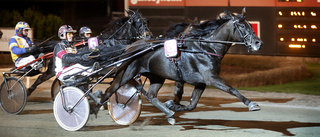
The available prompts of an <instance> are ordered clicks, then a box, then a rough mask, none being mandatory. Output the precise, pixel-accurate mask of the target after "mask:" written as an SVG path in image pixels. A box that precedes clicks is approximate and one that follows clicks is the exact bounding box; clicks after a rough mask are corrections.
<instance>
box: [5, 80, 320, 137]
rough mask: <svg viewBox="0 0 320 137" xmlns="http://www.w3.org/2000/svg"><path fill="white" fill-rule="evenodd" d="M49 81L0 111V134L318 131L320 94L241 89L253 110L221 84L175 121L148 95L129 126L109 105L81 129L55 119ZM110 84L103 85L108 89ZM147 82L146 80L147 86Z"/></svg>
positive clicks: (167, 90)
mask: <svg viewBox="0 0 320 137" xmlns="http://www.w3.org/2000/svg"><path fill="white" fill-rule="evenodd" d="M50 82H52V81H48V82H46V83H45V84H42V85H41V86H40V87H39V88H38V89H37V90H36V91H35V92H34V93H33V94H32V95H31V96H29V97H28V103H27V105H26V107H25V109H24V110H23V111H22V112H21V114H19V115H8V114H6V113H4V112H3V111H0V121H1V122H0V135H1V136H47V137H50V136H68V137H71V136H75V137H79V136H113V137H114V136H142V137H143V136H148V137H149V136H159V137H165V136H171V137H172V136H183V137H186V136H197V137H198V136H223V137H225V136H259V137H264V136H265V137H270V136H306V137H310V136H317V135H319V134H320V117H319V116H320V102H319V101H320V96H312V95H302V94H284V93H272V92H268V93H260V92H254V91H240V92H241V93H242V94H243V95H244V96H246V97H248V98H249V99H251V100H253V101H256V102H257V103H258V104H259V105H260V106H261V109H262V110H261V111H256V112H249V111H248V108H247V107H246V106H245V105H243V104H242V102H240V101H239V100H238V99H237V98H235V97H233V96H231V95H229V94H227V93H224V92H222V91H219V90H217V89H210V88H208V89H206V90H205V92H204V93H203V97H202V98H201V99H200V102H199V104H198V106H197V108H196V109H195V110H193V111H190V112H177V113H176V114H175V117H176V121H177V124H176V125H174V126H172V125H169V124H168V122H167V120H166V118H165V115H164V114H163V113H161V112H160V111H159V110H158V109H157V108H155V107H154V106H152V105H151V104H150V103H149V102H147V101H146V100H145V99H144V98H143V99H142V100H143V108H142V113H141V115H140V118H139V119H138V120H137V121H136V122H135V123H133V124H131V125H129V126H121V125H117V124H116V123H115V122H113V121H112V119H111V118H110V116H109V114H108V111H107V110H103V111H100V112H99V114H98V117H97V118H95V116H94V115H90V119H89V121H88V123H87V125H86V126H85V127H84V128H82V129H81V130H80V131H76V132H69V131H65V130H64V129H62V128H61V127H60V126H59V125H58V124H57V122H56V120H55V119H54V115H53V110H52V106H53V103H52V101H51V98H50V90H49V88H47V87H49V85H50V84H51V83H50ZM105 86H106V85H99V87H98V88H99V89H105V88H106V87H105ZM147 88H148V85H146V87H145V89H147ZM173 89H174V87H172V86H164V87H163V88H162V89H161V91H160V94H159V99H160V101H162V102H164V101H166V100H168V99H172V97H173V93H172V91H173ZM192 90H193V87H191V86H186V87H185V94H184V99H183V101H182V102H181V103H182V104H185V105H187V104H188V101H189V100H190V97H191V93H192Z"/></svg>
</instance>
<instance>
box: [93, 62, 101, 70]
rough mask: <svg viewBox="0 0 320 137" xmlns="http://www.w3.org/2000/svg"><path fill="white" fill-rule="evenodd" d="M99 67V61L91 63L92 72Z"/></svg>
mask: <svg viewBox="0 0 320 137" xmlns="http://www.w3.org/2000/svg"><path fill="white" fill-rule="evenodd" d="M99 68H100V64H99V62H94V63H93V66H92V72H93V71H95V70H97V69H99Z"/></svg>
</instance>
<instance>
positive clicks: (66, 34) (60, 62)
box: [53, 25, 99, 83]
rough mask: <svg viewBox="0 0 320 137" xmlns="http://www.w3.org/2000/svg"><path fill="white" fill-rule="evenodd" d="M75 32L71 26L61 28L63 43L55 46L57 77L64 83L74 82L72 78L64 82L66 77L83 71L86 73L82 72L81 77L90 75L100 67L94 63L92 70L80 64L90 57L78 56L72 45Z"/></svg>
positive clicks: (59, 32)
mask: <svg viewBox="0 0 320 137" xmlns="http://www.w3.org/2000/svg"><path fill="white" fill-rule="evenodd" d="M75 32H76V30H73V29H72V27H71V26H70V25H63V26H61V27H60V28H59V30H58V37H59V38H60V39H61V42H59V43H58V44H57V45H56V46H55V48H54V51H53V57H54V62H55V65H56V68H55V72H56V76H57V78H58V79H59V80H60V81H62V82H63V83H66V82H72V81H74V79H71V78H69V79H66V80H64V77H65V76H68V75H70V76H71V75H74V74H76V73H80V72H81V71H83V70H86V71H84V72H81V74H80V75H88V74H90V73H91V72H92V71H93V70H95V69H97V67H98V66H99V64H98V63H97V62H96V63H94V65H93V67H92V68H91V67H87V66H83V65H81V64H79V63H80V62H83V61H86V60H87V59H88V55H86V54H84V55H79V54H77V52H78V51H77V48H76V47H75V46H73V45H72V42H73V35H74V33H75Z"/></svg>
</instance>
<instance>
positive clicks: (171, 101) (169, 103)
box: [164, 100, 174, 109]
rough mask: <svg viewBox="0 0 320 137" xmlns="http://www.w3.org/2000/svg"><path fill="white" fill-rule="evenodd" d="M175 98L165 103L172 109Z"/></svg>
mask: <svg viewBox="0 0 320 137" xmlns="http://www.w3.org/2000/svg"><path fill="white" fill-rule="evenodd" d="M173 104H174V103H173V100H168V101H166V102H165V103H164V105H165V106H166V107H167V108H169V109H171V108H172V107H173Z"/></svg>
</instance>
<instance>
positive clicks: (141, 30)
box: [28, 10, 151, 95]
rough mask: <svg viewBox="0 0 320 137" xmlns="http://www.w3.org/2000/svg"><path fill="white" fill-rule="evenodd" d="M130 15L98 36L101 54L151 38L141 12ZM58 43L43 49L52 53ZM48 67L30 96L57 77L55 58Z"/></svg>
mask: <svg viewBox="0 0 320 137" xmlns="http://www.w3.org/2000/svg"><path fill="white" fill-rule="evenodd" d="M128 15H129V16H128V17H123V18H120V19H117V20H115V21H113V22H112V23H110V24H111V27H110V28H108V29H106V30H105V31H103V32H102V33H101V35H99V36H98V39H99V41H101V46H100V49H101V50H100V51H101V52H103V51H105V50H109V51H106V52H110V50H113V49H112V48H106V47H111V46H114V45H118V44H130V43H132V42H134V41H136V40H139V39H142V38H145V37H150V35H148V36H147V35H146V32H148V34H151V32H150V30H149V28H148V27H147V20H146V19H145V18H144V17H143V16H142V15H141V14H140V13H139V12H135V11H132V10H129V11H128ZM58 42H59V41H47V42H45V43H42V44H41V45H42V46H41V48H42V49H44V50H45V51H46V52H48V51H49V52H52V51H53V48H54V46H55V45H56V44H57V43H58ZM114 49H117V48H114ZM89 52H90V51H83V52H82V53H80V54H87V53H89ZM105 58H108V57H107V56H103V57H101V60H102V59H104V60H105ZM94 62H95V61H94V60H92V61H88V62H83V64H82V65H85V66H91V65H92V64H93V63H94ZM47 66H48V68H47V70H46V71H45V72H44V73H41V75H40V76H39V77H38V78H37V80H36V81H35V82H34V83H33V84H32V86H31V87H30V88H29V89H28V95H30V94H31V93H32V92H33V91H34V90H35V89H36V88H37V86H38V85H40V84H41V83H43V82H44V81H47V80H48V79H50V78H52V77H53V76H55V71H54V69H55V65H54V63H53V58H51V59H50V60H48V65H47Z"/></svg>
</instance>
